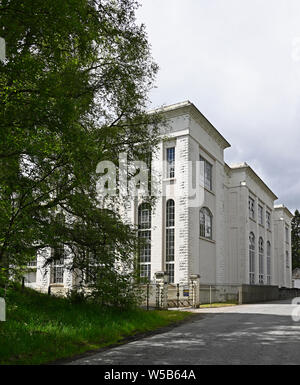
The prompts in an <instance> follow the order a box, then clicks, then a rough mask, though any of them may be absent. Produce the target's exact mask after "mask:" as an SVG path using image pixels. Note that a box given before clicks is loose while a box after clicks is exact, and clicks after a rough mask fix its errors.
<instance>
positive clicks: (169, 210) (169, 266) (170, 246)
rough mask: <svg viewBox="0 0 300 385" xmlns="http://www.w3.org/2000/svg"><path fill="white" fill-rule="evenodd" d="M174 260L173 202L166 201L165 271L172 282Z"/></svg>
mask: <svg viewBox="0 0 300 385" xmlns="http://www.w3.org/2000/svg"><path fill="white" fill-rule="evenodd" d="M174 261H175V202H174V201H173V199H169V200H168V201H167V206H166V271H167V273H168V274H169V282H170V283H174Z"/></svg>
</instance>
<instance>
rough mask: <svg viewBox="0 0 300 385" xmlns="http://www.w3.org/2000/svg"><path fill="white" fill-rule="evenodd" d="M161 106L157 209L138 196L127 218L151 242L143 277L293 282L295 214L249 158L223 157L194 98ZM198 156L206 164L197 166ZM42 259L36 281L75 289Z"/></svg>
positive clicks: (222, 143)
mask: <svg viewBox="0 0 300 385" xmlns="http://www.w3.org/2000/svg"><path fill="white" fill-rule="evenodd" d="M161 111H162V112H163V113H164V115H165V117H166V118H167V121H168V127H167V128H163V129H162V141H161V142H160V145H159V148H158V151H157V152H156V154H154V156H153V162H152V164H153V168H152V173H153V175H155V177H156V178H157V183H156V186H157V189H158V190H159V191H160V194H158V197H157V201H156V205H155V208H153V209H152V213H151V215H150V210H149V208H148V207H147V205H146V204H144V203H143V201H142V200H139V199H136V200H133V201H132V202H131V203H130V204H129V205H128V208H127V211H126V215H125V217H124V220H125V219H126V220H129V221H130V222H131V223H133V224H136V225H139V236H140V237H142V238H144V239H148V241H149V242H148V245H147V246H145V247H143V248H142V250H141V253H140V269H141V275H142V276H145V277H148V278H149V280H150V281H153V280H154V277H155V273H156V272H159V271H167V272H168V273H169V281H170V283H175V284H176V283H182V284H187V283H188V281H189V277H190V276H191V275H192V274H199V275H200V277H201V284H219V285H225V284H231V285H242V284H245V285H272V286H278V287H292V279H291V267H292V263H291V241H290V239H291V237H290V233H291V219H292V217H293V215H292V214H291V213H290V211H289V210H288V209H287V208H286V207H284V206H274V202H275V201H276V200H277V196H276V195H275V194H274V193H273V192H272V191H271V190H270V188H269V187H268V186H267V185H266V184H265V183H264V182H263V181H262V180H261V179H260V177H259V176H258V175H257V174H256V173H255V172H254V170H253V169H252V168H251V167H250V166H249V165H248V164H246V163H242V164H240V165H234V166H229V165H227V164H226V163H225V162H224V150H225V149H227V148H228V147H230V144H229V143H228V142H227V140H226V139H225V138H224V137H223V136H222V135H221V134H220V133H219V132H218V131H217V130H216V129H215V127H214V126H213V125H212V124H211V123H210V122H209V121H208V120H207V119H206V118H205V117H204V116H203V115H202V114H201V112H200V111H199V110H198V109H197V108H196V107H195V106H194V105H193V104H192V103H190V102H189V101H187V102H183V103H178V104H175V105H171V106H168V107H165V108H163V109H162V110H161ZM199 161H200V164H201V165H202V166H201V167H202V168H201V169H200V170H197V169H196V166H195V167H191V164H194V165H195V164H196V162H198V163H199ZM199 172H200V175H202V182H201V183H199V178H197V175H198V174H197V173H199ZM203 185H204V188H203ZM195 194H196V198H195ZM193 197H194V198H193ZM42 263H43V256H42V255H41V256H39V257H38V261H37V273H36V274H34V273H32V274H31V281H32V282H31V283H30V284H29V285H30V286H33V287H36V288H39V289H42V290H46V289H47V288H48V286H49V285H51V284H52V285H54V286H61V287H62V288H71V287H72V284H73V280H74V278H73V276H72V274H71V273H70V272H69V271H68V270H67V269H65V270H64V269H63V268H62V267H61V266H54V267H52V272H51V269H50V268H49V269H48V270H49V271H48V272H47V273H46V274H45V272H44V271H43V269H42V268H41V266H42ZM53 269H54V273H53ZM58 272H59V274H58Z"/></svg>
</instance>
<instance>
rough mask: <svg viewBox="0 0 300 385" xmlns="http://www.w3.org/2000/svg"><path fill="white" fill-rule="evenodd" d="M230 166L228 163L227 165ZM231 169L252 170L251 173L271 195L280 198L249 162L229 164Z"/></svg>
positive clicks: (275, 198)
mask: <svg viewBox="0 0 300 385" xmlns="http://www.w3.org/2000/svg"><path fill="white" fill-rule="evenodd" d="M227 166H228V165H227ZM228 167H229V168H230V169H231V170H233V171H235V170H242V169H246V170H247V171H248V172H250V174H251V175H252V176H253V177H254V179H256V181H258V183H260V184H261V185H263V186H264V188H265V189H266V190H267V191H268V192H269V194H270V195H272V197H273V198H274V200H277V199H278V196H277V195H276V194H274V193H273V191H272V190H271V189H270V188H269V187H268V186H267V185H266V183H265V182H264V181H263V180H262V179H261V178H260V177H259V176H258V175H257V174H256V172H255V171H254V170H253V168H252V167H251V166H249V164H248V163H247V162H243V163H238V164H233V165H229V166H228Z"/></svg>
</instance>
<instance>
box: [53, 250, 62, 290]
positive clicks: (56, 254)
mask: <svg viewBox="0 0 300 385" xmlns="http://www.w3.org/2000/svg"><path fill="white" fill-rule="evenodd" d="M63 282H64V246H63V245H60V246H57V247H55V248H54V249H53V265H52V283H63Z"/></svg>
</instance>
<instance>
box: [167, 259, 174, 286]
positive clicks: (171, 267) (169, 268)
mask: <svg viewBox="0 0 300 385" xmlns="http://www.w3.org/2000/svg"><path fill="white" fill-rule="evenodd" d="M166 270H167V273H168V274H169V283H174V262H172V263H167V264H166Z"/></svg>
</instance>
